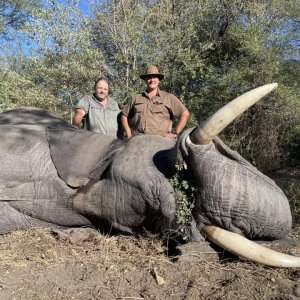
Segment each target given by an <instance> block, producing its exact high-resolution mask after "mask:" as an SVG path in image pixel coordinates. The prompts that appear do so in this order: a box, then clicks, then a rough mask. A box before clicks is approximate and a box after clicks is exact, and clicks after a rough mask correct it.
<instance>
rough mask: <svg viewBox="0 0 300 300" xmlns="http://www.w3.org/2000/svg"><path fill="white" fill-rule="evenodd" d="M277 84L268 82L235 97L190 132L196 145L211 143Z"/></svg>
mask: <svg viewBox="0 0 300 300" xmlns="http://www.w3.org/2000/svg"><path fill="white" fill-rule="evenodd" d="M277 86H278V84H277V83H271V84H266V85H263V86H261V87H258V88H256V89H254V90H251V91H249V92H247V93H245V94H243V95H241V96H239V97H237V98H235V99H234V100H232V101H231V102H229V103H228V104H226V105H225V106H223V107H222V108H221V109H219V110H218V111H217V112H216V113H214V114H213V115H212V116H211V117H210V118H209V119H208V120H206V121H205V122H204V124H203V125H201V126H199V127H198V128H197V129H196V130H194V131H193V132H192V133H191V134H190V139H191V141H192V142H193V143H194V144H196V145H206V144H209V143H210V142H211V141H212V140H213V139H214V138H215V137H216V136H217V135H218V134H219V133H220V132H221V131H222V130H223V129H224V128H225V127H226V126H228V125H229V124H230V123H231V122H232V121H233V120H234V119H236V118H237V117H238V116H239V115H241V114H242V113H243V112H244V111H246V110H247V109H248V108H249V107H251V106H252V105H254V104H255V103H256V102H258V101H259V100H260V99H262V98H263V97H264V96H266V95H268V94H269V93H270V92H272V91H273V90H275V89H276V88H277Z"/></svg>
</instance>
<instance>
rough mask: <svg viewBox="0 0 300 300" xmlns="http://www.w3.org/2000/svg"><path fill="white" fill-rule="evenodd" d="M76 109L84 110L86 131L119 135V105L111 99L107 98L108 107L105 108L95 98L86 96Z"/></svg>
mask: <svg viewBox="0 0 300 300" xmlns="http://www.w3.org/2000/svg"><path fill="white" fill-rule="evenodd" d="M76 108H82V109H83V110H84V111H85V113H86V116H85V122H84V129H87V130H90V131H93V132H97V133H102V134H108V135H112V136H116V135H117V131H118V121H117V117H118V114H119V112H120V109H119V106H118V103H117V102H116V101H115V100H114V99H112V98H111V97H108V98H107V105H106V106H105V107H104V106H103V105H102V104H101V103H100V102H99V101H98V100H97V99H96V98H95V97H94V96H84V97H83V98H81V99H80V100H79V102H78V104H77V107H76Z"/></svg>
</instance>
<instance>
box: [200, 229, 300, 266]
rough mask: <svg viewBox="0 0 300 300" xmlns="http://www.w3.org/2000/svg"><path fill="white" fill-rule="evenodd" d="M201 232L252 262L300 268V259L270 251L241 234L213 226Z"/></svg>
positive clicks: (222, 246) (229, 250)
mask: <svg viewBox="0 0 300 300" xmlns="http://www.w3.org/2000/svg"><path fill="white" fill-rule="evenodd" d="M201 232H202V233H203V235H205V236H206V237H207V239H209V240H210V241H212V242H213V243H215V244H217V245H218V246H220V247H221V248H223V249H225V250H226V251H228V252H230V253H233V254H235V255H237V256H240V257H243V258H246V259H248V260H250V261H253V262H256V263H260V264H265V265H267V266H272V267H284V268H290V267H294V268H295V267H300V257H296V256H291V255H288V254H284V253H280V252H277V251H274V250H271V249H268V248H266V247H264V246H261V245H258V244H256V243H255V242H253V241H250V240H248V239H246V238H245V237H243V236H241V235H239V234H236V233H233V232H230V231H227V230H224V229H221V228H219V227H216V226H212V225H207V226H205V227H204V228H202V229H201Z"/></svg>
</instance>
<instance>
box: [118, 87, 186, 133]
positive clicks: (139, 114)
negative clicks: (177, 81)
mask: <svg viewBox="0 0 300 300" xmlns="http://www.w3.org/2000/svg"><path fill="white" fill-rule="evenodd" d="M184 111H187V108H186V107H185V106H184V105H183V104H182V103H181V101H180V100H179V99H178V98H177V97H175V96H174V95H173V94H170V93H166V92H163V91H160V90H158V91H157V94H156V96H155V97H153V98H152V99H151V100H150V98H149V95H148V93H147V92H143V93H141V94H138V95H135V96H133V97H132V99H131V100H130V101H129V102H128V104H127V105H126V106H125V107H124V108H123V110H122V114H123V115H124V116H125V117H127V118H128V119H129V123H130V127H131V129H132V131H133V134H134V133H145V134H153V135H163V134H165V133H170V132H172V123H173V119H174V117H176V118H179V117H180V115H181V114H182V113H183V112H184Z"/></svg>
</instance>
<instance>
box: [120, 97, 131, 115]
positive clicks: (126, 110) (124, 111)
mask: <svg viewBox="0 0 300 300" xmlns="http://www.w3.org/2000/svg"><path fill="white" fill-rule="evenodd" d="M133 103H134V98H131V100H129V101H128V103H127V104H126V105H125V106H124V107H123V109H122V115H124V116H125V117H127V118H128V116H129V114H130V112H131V110H132V107H133Z"/></svg>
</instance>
